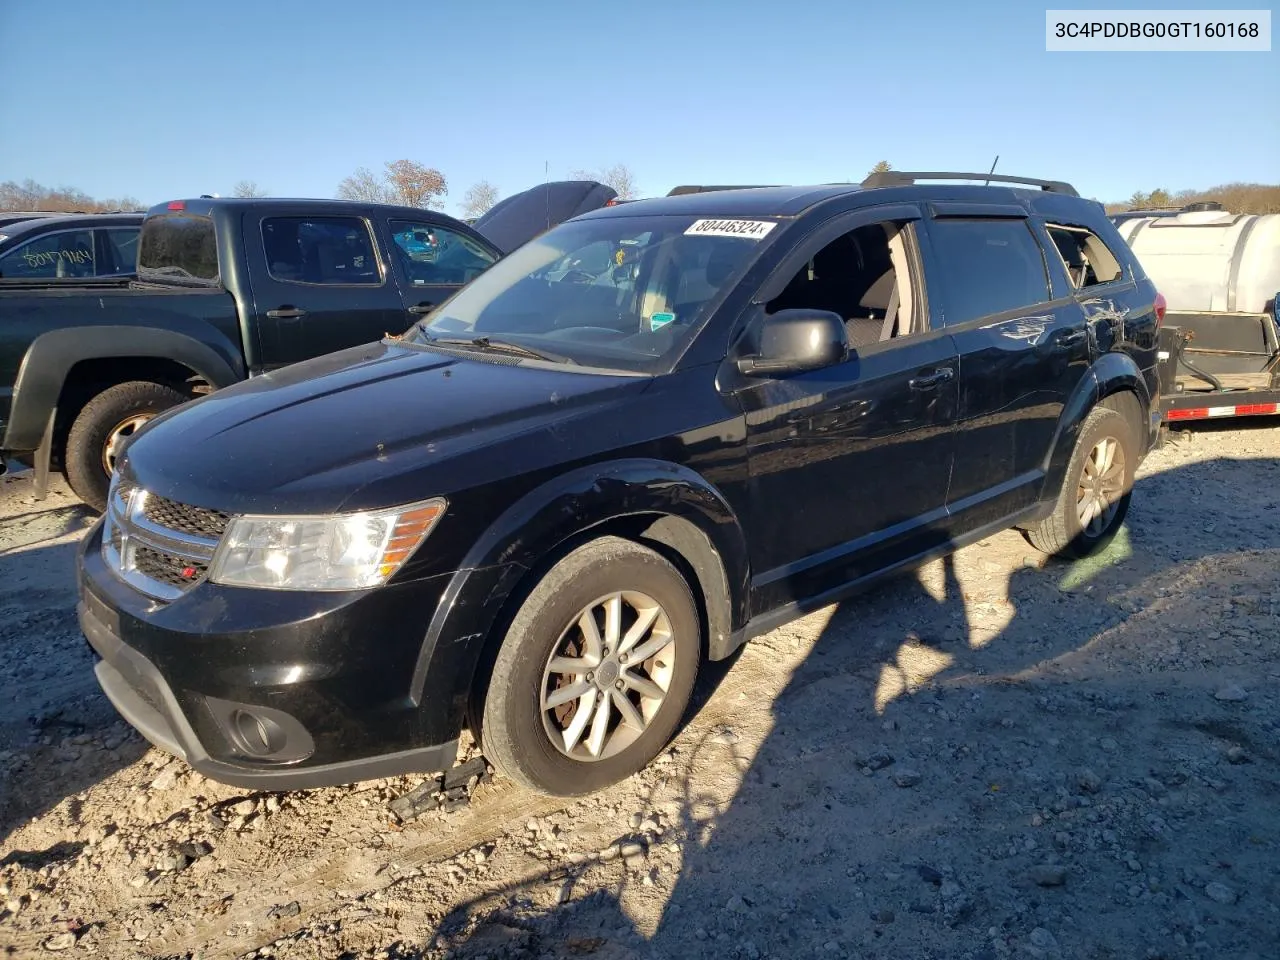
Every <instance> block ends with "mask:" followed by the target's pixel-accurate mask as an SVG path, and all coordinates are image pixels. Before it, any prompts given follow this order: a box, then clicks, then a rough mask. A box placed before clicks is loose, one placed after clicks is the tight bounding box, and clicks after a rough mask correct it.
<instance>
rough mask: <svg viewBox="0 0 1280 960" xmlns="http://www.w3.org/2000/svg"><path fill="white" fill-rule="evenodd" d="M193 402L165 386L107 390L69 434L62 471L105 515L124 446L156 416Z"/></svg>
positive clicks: (138, 384) (137, 383)
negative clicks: (115, 469)
mask: <svg viewBox="0 0 1280 960" xmlns="http://www.w3.org/2000/svg"><path fill="white" fill-rule="evenodd" d="M188 399H189V398H188V397H187V396H186V395H184V394H182V393H180V392H179V391H177V390H174V389H173V388H172V387H166V386H165V385H164V384H161V383H152V382H151V381H149V380H132V381H130V382H128V383H118V384H116V385H115V386H114V387H108V388H107V389H106V390H103V391H102V392H101V393H100V394H98V395H97V396H96V397H94V398H93V399H92V400H90V401H89V402H88V403H87V404H85V406H84V409H82V410H81V411H80V413H79V414H78V415H77V416H76V419H75V421H74V422H73V423H72V424H71V431H70V432H69V433H68V434H67V452H66V457H65V461H64V468H63V469H64V470H65V472H66V475H67V483H69V484H70V485H71V489H72V490H73V491H74V492H75V495H76V496H77V497H79V498H80V499H81V500H83V501H84V502H85V503H86V504H88V505H89V506H90V507H92V508H93V509H95V510H98V511H101V510H103V509H104V508H105V507H106V505H107V487H108V486H109V484H110V483H111V471H112V470H113V469H114V468H115V458H116V455H117V454H118V453H119V452H120V447H121V446H122V444H123V441H124V440H125V439H127V438H128V437H129V436H130V435H131V434H133V433H134V432H136V431H137V430H138V429H139V428H141V427H142V425H143V424H145V423H146V422H147V421H148V420H150V419H151V418H152V417H154V416H156V415H157V414H160V413H163V412H164V411H165V410H168V409H169V408H170V407H176V406H177V405H178V404H180V403H185V402H186V401H187V400H188Z"/></svg>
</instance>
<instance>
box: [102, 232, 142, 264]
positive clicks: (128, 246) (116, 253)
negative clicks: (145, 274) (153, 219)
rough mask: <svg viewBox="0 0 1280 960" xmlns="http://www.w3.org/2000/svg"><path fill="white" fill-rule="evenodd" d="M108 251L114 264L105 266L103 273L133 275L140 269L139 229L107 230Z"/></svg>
mask: <svg viewBox="0 0 1280 960" xmlns="http://www.w3.org/2000/svg"><path fill="white" fill-rule="evenodd" d="M106 235H107V250H108V252H110V254H111V256H112V258H113V259H114V260H115V263H114V264H103V265H102V271H101V272H102V273H106V272H108V271H110V272H111V273H133V271H134V270H136V269H137V268H138V228H137V227H130V228H128V229H119V230H107V231H106Z"/></svg>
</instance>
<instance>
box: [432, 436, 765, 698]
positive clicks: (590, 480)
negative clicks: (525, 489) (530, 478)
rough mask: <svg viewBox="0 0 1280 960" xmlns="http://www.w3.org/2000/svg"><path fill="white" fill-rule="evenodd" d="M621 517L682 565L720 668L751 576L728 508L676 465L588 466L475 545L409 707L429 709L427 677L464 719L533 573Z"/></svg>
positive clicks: (437, 623)
mask: <svg viewBox="0 0 1280 960" xmlns="http://www.w3.org/2000/svg"><path fill="white" fill-rule="evenodd" d="M627 517H636V518H643V517H652V522H650V523H648V524H647V525H645V526H643V528H642V531H643V532H642V533H641V539H642V540H643V539H648V540H650V541H651V542H653V543H655V544H661V545H665V546H666V547H668V548H669V549H671V550H674V551H676V552H678V553H680V554H681V556H682V557H683V558H684V559H685V560H686V561H687V563H688V566H689V567H690V568H691V569H692V571H693V574H694V576H695V578H696V579H697V580H698V581H699V582H698V583H691V584H690V589H692V590H694V591H695V592H697V591H698V590H699V589H701V592H702V595H703V599H704V602H705V608H706V611H707V616H708V621H709V623H708V626H709V628H710V630H709V632H710V646H711V649H710V651H709V653H710V655H711V656H712V657H713V658H718V657H721V656H725V655H727V654H728V653H729V652H731V649H732V648H731V647H730V646H729V644H730V643H731V640H730V636H731V634H732V631H733V629H734V628H735V627H736V626H739V625H741V623H743V622H745V620H746V602H747V596H748V584H749V582H750V571H749V569H748V567H747V560H746V558H747V550H746V538H745V536H744V534H743V532H742V528H741V527H740V526H739V524H738V521H737V518H736V517H735V515H734V513H733V510H732V509H731V508H730V506H729V504H728V502H727V501H726V500H725V499H724V497H723V496H722V495H721V494H720V492H719V491H718V490H716V489H715V488H714V487H713V486H712V485H711V484H709V483H708V482H707V481H706V480H705V479H703V478H702V477H701V476H700V475H698V474H697V473H695V472H694V471H692V470H690V469H688V468H687V467H682V466H679V465H677V464H674V463H669V462H665V461H661V460H648V459H634V460H623V461H614V462H612V463H604V464H592V465H590V466H587V467H583V468H580V469H578V470H574V471H572V472H570V473H567V474H564V475H562V476H560V477H557V478H555V479H553V480H551V481H548V482H547V483H545V484H543V485H541V486H539V487H537V488H535V489H534V490H532V491H530V492H529V493H528V494H526V495H525V496H524V497H522V498H521V499H520V500H518V501H517V502H516V503H515V504H513V505H512V506H511V507H509V508H508V509H507V510H506V511H504V512H503V513H502V514H501V515H500V516H499V517H498V519H497V520H496V521H494V523H492V524H491V525H490V527H489V529H488V530H487V531H485V533H484V534H483V535H482V536H481V537H480V538H479V539H478V540H477V541H476V543H475V544H474V546H473V547H472V548H471V550H470V551H469V552H468V554H467V556H466V558H465V559H464V560H463V563H462V565H461V567H460V569H459V571H458V573H457V574H456V575H455V576H454V577H453V579H452V580H451V581H450V583H449V586H448V587H447V588H446V590H445V593H444V595H443V597H442V598H441V600H440V603H439V604H438V605H437V607H436V611H435V614H434V615H433V616H432V619H431V623H430V625H429V626H428V628H427V634H426V637H425V638H424V641H423V645H422V649H421V651H420V652H419V656H418V662H417V664H416V666H415V669H414V674H413V679H412V682H411V687H410V697H411V699H412V700H413V701H414V702H415V703H418V704H420V705H424V706H425V704H424V701H423V698H424V688H425V686H426V681H427V677H428V676H431V677H433V678H436V680H437V682H438V681H444V682H446V683H450V684H451V685H452V690H451V695H450V696H449V698H448V700H449V703H450V707H449V710H450V712H451V713H452V714H453V716H454V717H460V716H461V715H462V713H463V711H464V710H465V704H466V701H467V699H468V697H469V696H470V687H471V684H472V680H473V677H474V673H475V669H476V667H477V665H478V664H479V662H480V658H481V655H482V654H483V652H484V650H485V649H486V646H487V644H488V642H489V640H490V635H491V632H492V630H493V628H494V626H495V624H496V623H497V621H498V618H499V615H500V613H501V612H502V611H503V609H504V608H505V606H506V604H507V601H508V600H509V599H510V598H511V597H512V596H513V595H514V594H515V592H516V591H517V589H518V588H519V586H520V584H521V583H522V581H523V580H524V578H525V576H526V575H527V574H528V573H529V571H530V570H532V569H533V568H535V567H536V566H538V565H539V562H540V561H541V560H542V559H543V558H545V557H546V556H547V555H548V554H549V553H551V552H552V551H554V550H556V549H557V548H558V547H560V546H561V545H563V544H565V543H566V541H568V540H570V539H571V538H574V537H578V536H580V535H582V534H583V533H586V532H589V531H590V530H591V529H592V528H594V527H598V526H601V525H602V524H605V523H608V522H609V521H616V520H619V519H624V518H627ZM439 693H440V694H443V693H444V691H443V690H440V691H439Z"/></svg>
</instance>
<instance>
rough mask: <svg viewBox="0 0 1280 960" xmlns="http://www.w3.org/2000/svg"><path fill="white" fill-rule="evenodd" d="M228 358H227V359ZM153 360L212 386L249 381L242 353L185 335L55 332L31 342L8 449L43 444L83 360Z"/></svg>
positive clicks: (139, 330)
mask: <svg viewBox="0 0 1280 960" xmlns="http://www.w3.org/2000/svg"><path fill="white" fill-rule="evenodd" d="M224 354H226V355H224ZM126 357H154V358H159V359H164V360H173V361H175V362H177V363H180V364H182V365H183V366H185V367H189V368H190V369H191V370H192V371H194V372H195V373H197V374H199V375H200V376H201V377H203V378H204V379H205V380H206V381H208V382H209V384H211V385H212V386H213V387H215V388H218V387H225V386H228V385H229V384H232V383H235V382H237V381H239V380H243V379H244V376H245V375H244V366H243V362H242V361H241V360H240V358H239V357H238V355H236V354H235V353H234V352H230V351H219V350H217V349H215V348H214V346H212V345H211V344H208V343H205V342H202V341H200V340H197V339H195V338H193V337H191V336H188V335H186V334H182V333H175V332H174V331H172V330H164V329H161V328H157V327H133V326H101V327H98V326H92V327H64V328H63V329H60V330H50V331H49V332H48V333H43V334H41V335H40V336H38V337H36V339H35V340H33V341H32V343H31V346H30V347H28V348H27V352H26V354H25V355H24V356H23V358H22V365H21V366H20V367H19V368H18V376H17V380H16V381H15V383H14V386H13V401H12V406H11V407H10V413H9V425H8V428H7V429H6V432H5V435H4V443H3V448H4V449H5V450H15V451H19V450H34V449H36V447H38V446H39V445H40V439H41V437H42V436H43V435H44V431H45V426H46V425H47V424H48V421H49V413H50V411H52V410H53V408H54V407H55V406H56V405H57V402H58V397H59V395H60V394H61V393H62V386H63V384H64V383H65V382H66V379H67V374H68V373H69V372H70V371H71V368H72V367H74V366H75V365H76V364H77V363H79V362H80V361H82V360H110V359H113V358H119V359H124V358H126Z"/></svg>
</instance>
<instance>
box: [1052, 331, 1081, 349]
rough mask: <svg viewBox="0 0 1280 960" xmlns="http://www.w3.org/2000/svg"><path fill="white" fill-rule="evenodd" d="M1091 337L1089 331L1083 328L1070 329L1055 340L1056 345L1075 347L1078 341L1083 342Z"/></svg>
mask: <svg viewBox="0 0 1280 960" xmlns="http://www.w3.org/2000/svg"><path fill="white" fill-rule="evenodd" d="M1088 338H1089V331H1088V330H1082V329H1075V330H1068V331H1067V332H1066V333H1064V334H1062V335H1061V336H1059V337H1058V338H1057V339H1056V340H1055V341H1054V346H1058V347H1074V346H1075V345H1076V344H1077V343H1083V342H1084V341H1085V340H1087V339H1088Z"/></svg>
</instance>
